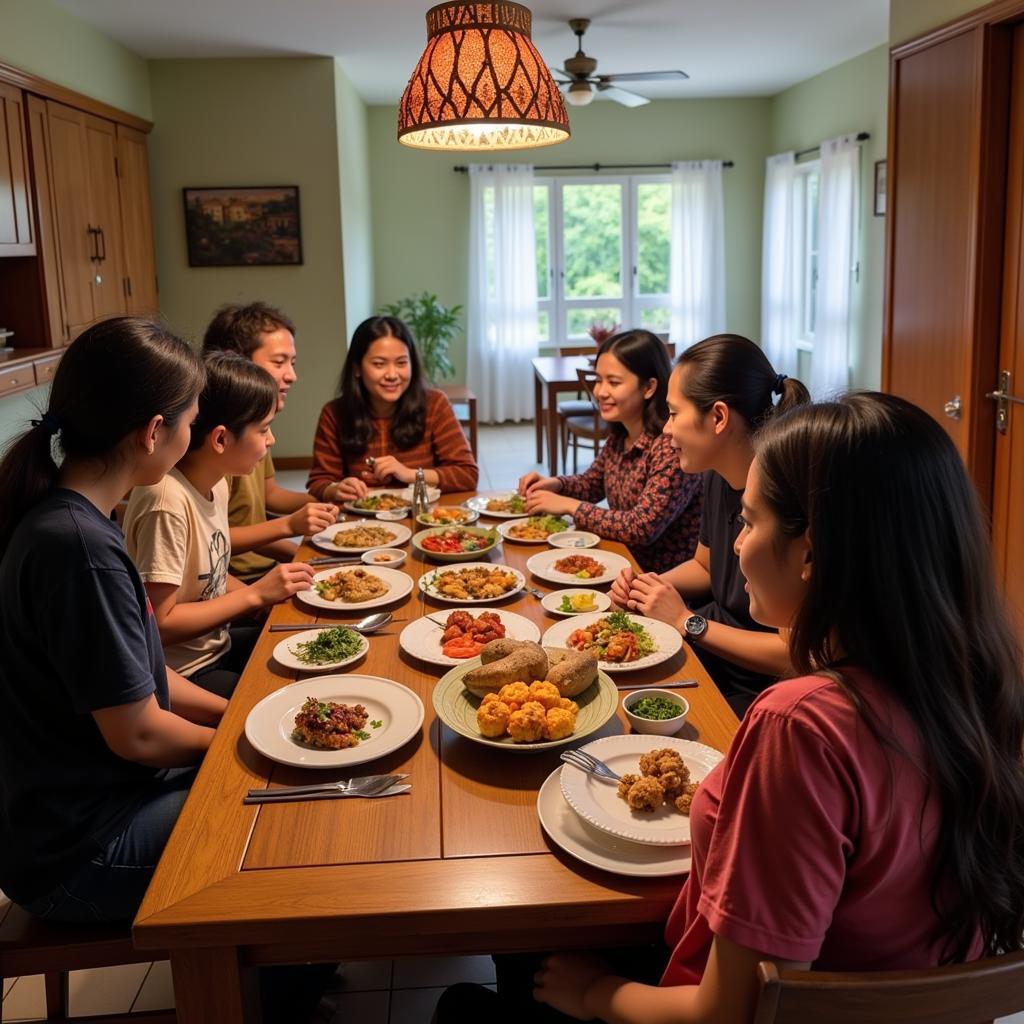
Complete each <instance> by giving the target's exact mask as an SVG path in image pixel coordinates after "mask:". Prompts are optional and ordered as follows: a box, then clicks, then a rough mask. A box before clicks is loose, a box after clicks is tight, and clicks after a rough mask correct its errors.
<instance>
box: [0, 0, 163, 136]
mask: <svg viewBox="0 0 1024 1024" xmlns="http://www.w3.org/2000/svg"><path fill="white" fill-rule="evenodd" d="M0 61H3V62H4V63H5V64H13V65H14V66H15V67H17V68H21V70H22V71H30V72H32V74H34V75H39V76H40V77H41V78H48V79H49V80H50V81H51V82H56V83H57V84H58V85H65V86H67V87H68V88H69V89H74V90H75V91H76V92H82V93H85V95H86V96H92V97H93V98H95V99H98V100H102V101H103V102H104V103H109V104H110V105H111V106H114V107H120V108H121V109H122V110H127V111H129V113H132V114H137V115H138V116H139V117H144V118H146V119H152V116H153V112H152V106H151V102H150V92H149V69H148V67H147V64H146V61H144V60H143V59H142V58H141V57H139V56H137V55H136V54H134V53H132V52H131V51H130V50H127V49H125V48H124V47H123V46H121V44H120V43H116V42H114V40H113V39H111V38H110V37H109V36H105V35H103V33H102V32H99V31H97V30H96V29H95V28H93V27H92V26H91V25H88V24H86V22H84V21H82V20H81V19H80V18H76V17H74V15H72V14H69V13H68V12H67V11H65V10H63V9H62V8H60V7H57V6H56V5H55V4H53V3H51V2H50V0H0Z"/></svg>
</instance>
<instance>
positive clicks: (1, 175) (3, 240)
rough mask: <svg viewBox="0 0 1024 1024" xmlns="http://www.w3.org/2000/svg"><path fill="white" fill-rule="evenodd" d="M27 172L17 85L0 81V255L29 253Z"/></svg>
mask: <svg viewBox="0 0 1024 1024" xmlns="http://www.w3.org/2000/svg"><path fill="white" fill-rule="evenodd" d="M30 181H31V176H30V174H29V164H28V146H27V145H26V143H25V105H24V100H23V96H22V93H21V90H20V89H15V88H13V87H12V86H9V85H5V84H3V83H0V256H32V255H34V254H35V251H36V246H35V233H34V231H33V228H32V213H31V201H30V198H29V187H30Z"/></svg>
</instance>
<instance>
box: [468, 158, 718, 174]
mask: <svg viewBox="0 0 1024 1024" xmlns="http://www.w3.org/2000/svg"><path fill="white" fill-rule="evenodd" d="M671 166H672V165H671V164H546V165H544V166H543V167H534V170H535V171H612V170H615V171H619V170H626V169H628V168H632V169H633V170H637V169H640V170H647V169H649V168H651V169H653V168H659V169H661V170H666V169H668V168H670V167H671ZM722 166H723V167H734V166H735V164H734V163H733V161H732V160H723V161H722ZM452 170H453V171H455V173H456V174H468V173H469V168H468V167H467V166H466V165H465V164H457V165H456V166H455V167H453V168H452Z"/></svg>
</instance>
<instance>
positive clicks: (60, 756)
mask: <svg viewBox="0 0 1024 1024" xmlns="http://www.w3.org/2000/svg"><path fill="white" fill-rule="evenodd" d="M203 379H204V374H203V367H202V364H201V363H200V361H199V359H198V358H197V357H196V355H195V354H194V353H193V352H192V351H191V350H190V349H189V347H188V346H187V345H186V344H185V343H184V342H183V341H181V340H180V339H179V338H177V337H175V336H174V335H173V334H171V333H170V332H168V331H167V330H165V329H164V328H162V327H161V326H159V325H158V324H155V323H151V322H149V321H147V320H140V319H135V318H132V317H118V318H115V319H113V320H107V321H104V322H102V323H99V324H96V325H95V326H93V327H91V328H89V329H88V330H87V331H85V332H84V333H83V334H82V335H81V336H80V337H79V338H78V339H77V340H76V341H75V342H74V343H73V344H72V345H71V346H70V347H69V348H68V350H67V352H66V353H65V355H64V358H63V359H62V360H61V363H60V365H59V366H58V368H57V372H56V374H55V376H54V379H53V385H52V387H51V390H50V396H49V404H48V407H47V409H46V412H45V413H44V414H43V415H42V416H41V417H40V418H39V419H38V420H35V421H33V424H32V427H31V429H29V430H28V431H26V432H25V433H24V434H22V435H21V436H20V437H18V438H17V439H15V441H14V442H13V443H12V444H11V445H10V446H9V448H8V450H7V451H6V453H5V454H4V456H3V459H2V461H0V493H2V494H3V495H4V503H3V505H2V506H0V593H3V595H4V600H3V603H2V605H0V648H2V649H3V651H4V656H3V659H0V887H2V888H3V890H4V891H5V892H6V893H7V894H8V895H9V896H10V897H11V898H12V899H14V900H15V901H16V902H18V903H19V904H21V905H22V906H24V907H25V908H26V909H28V910H29V911H30V912H32V913H34V914H37V915H39V916H43V917H50V918H53V919H56V920H66V921H90V922H91V921H114V920H131V918H132V917H133V916H134V914H135V911H136V909H137V908H138V905H139V903H140V901H141V899H142V896H143V893H144V892H145V889H146V886H147V884H148V882H149V878H150V875H151V873H152V869H153V867H154V866H155V864H156V862H157V860H158V859H159V856H160V852H161V850H162V848H163V845H164V843H165V841H166V839H167V837H168V835H169V834H170V831H171V828H172V826H173V824H174V821H175V819H176V818H177V815H178V811H179V810H180V809H181V806H182V804H183V802H184V799H185V794H186V791H187V787H188V784H189V782H190V781H191V776H192V770H191V769H190V768H189V767H188V766H191V765H194V764H196V762H198V761H199V760H200V759H201V758H202V756H203V753H204V752H205V751H206V748H207V747H208V746H209V744H210V741H211V739H212V738H213V727H214V726H216V724H217V722H218V721H219V720H220V716H221V714H222V712H223V709H224V706H225V702H224V700H223V699H222V698H220V697H216V696H214V695H212V694H209V693H206V692H205V691H203V690H200V689H199V688H198V687H196V686H193V685H192V684H191V683H189V682H188V681H187V680H185V679H183V678H181V677H180V676H178V675H176V674H175V673H174V672H171V671H168V670H167V669H166V668H165V666H164V658H163V651H162V649H161V645H160V635H159V632H158V631H157V627H156V622H155V619H154V617H153V610H152V608H151V606H150V604H149V601H148V600H147V598H146V591H145V589H144V587H143V585H142V581H141V580H140V579H139V574H138V572H137V571H136V569H135V566H134V565H133V564H132V562H131V560H130V559H129V557H128V555H127V553H126V552H125V549H124V544H123V542H122V538H121V532H120V530H119V529H118V527H117V525H116V524H115V523H114V522H112V521H111V513H112V511H113V509H114V507H115V506H116V505H117V503H118V502H119V501H120V500H121V499H122V498H123V496H124V495H125V494H126V493H127V492H128V491H130V490H131V489H132V487H134V486H136V485H139V484H153V483H156V482H157V481H158V480H160V479H161V478H162V477H163V476H164V474H165V473H166V472H167V471H168V470H169V469H170V468H171V467H172V466H173V465H174V464H175V463H176V462H177V461H178V459H179V458H181V456H182V455H183V454H184V452H185V450H186V448H187V447H188V443H189V427H190V424H191V422H192V419H193V417H194V416H195V415H196V409H197V397H198V395H199V392H200V389H201V388H202V386H203ZM55 455H56V456H57V457H55Z"/></svg>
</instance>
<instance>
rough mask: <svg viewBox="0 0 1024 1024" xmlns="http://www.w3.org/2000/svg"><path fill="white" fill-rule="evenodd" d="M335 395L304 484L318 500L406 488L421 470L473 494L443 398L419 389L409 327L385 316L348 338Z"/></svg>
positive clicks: (471, 467) (461, 437)
mask: <svg viewBox="0 0 1024 1024" xmlns="http://www.w3.org/2000/svg"><path fill="white" fill-rule="evenodd" d="M338 391H339V395H338V397H337V398H335V399H334V400H333V401H330V402H328V403H327V405H325V406H324V408H323V410H322V412H321V413H320V422H319V423H318V424H317V428H316V437H315V438H314V440H313V468H312V469H311V470H310V473H309V480H308V481H307V482H306V486H307V487H308V489H309V492H310V494H312V495H314V496H315V497H317V498H319V499H320V500H322V501H339V502H343V501H356V500H358V499H359V498H362V497H365V495H366V493H367V491H368V490H369V489H370V488H371V487H394V486H398V485H405V484H411V483H412V482H413V481H414V480H415V479H416V470H417V469H420V468H422V469H424V470H425V471H426V472H425V473H424V475H425V476H426V478H427V483H428V484H430V485H431V486H432V487H439V488H440V489H441V490H442V491H473V490H476V484H477V478H478V475H479V470H478V469H477V464H476V460H475V459H474V458H473V453H472V452H471V451H470V449H469V444H468V443H467V441H466V435H465V434H464V433H463V432H462V427H460V426H459V421H458V420H457V419H456V418H455V413H454V411H453V410H452V407H451V403H450V402H449V401H448V399H447V398H446V397H445V395H444V393H443V392H441V391H437V390H435V389H434V388H426V387H424V386H423V374H422V371H421V369H420V361H419V355H418V354H417V352H416V345H415V343H414V342H413V339H412V335H411V334H410V333H409V328H408V327H406V326H405V324H404V323H402V321H401V320H398V319H396V318H395V317H391V316H374V317H370V318H369V319H368V320H364V321H363V322H362V323H361V324H360V325H359V326H358V327H357V328H356V329H355V333H354V334H353V335H352V343H351V344H350V345H349V349H348V356H347V357H346V359H345V367H344V369H343V370H342V371H341V382H340V384H339V387H338Z"/></svg>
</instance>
